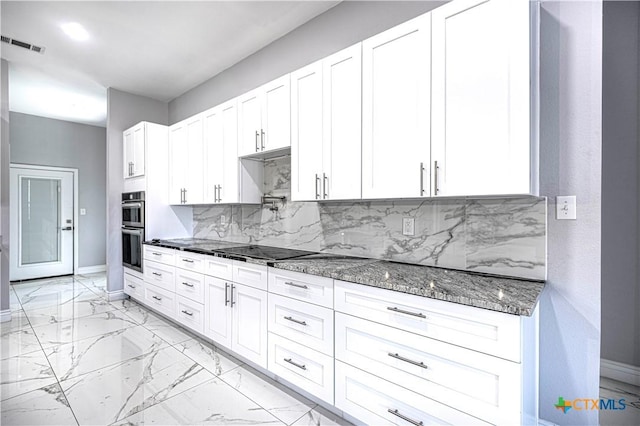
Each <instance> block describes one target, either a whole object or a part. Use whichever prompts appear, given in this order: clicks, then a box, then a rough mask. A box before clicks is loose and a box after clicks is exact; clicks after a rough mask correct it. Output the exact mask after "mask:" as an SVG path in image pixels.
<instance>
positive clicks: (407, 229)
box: [402, 217, 416, 236]
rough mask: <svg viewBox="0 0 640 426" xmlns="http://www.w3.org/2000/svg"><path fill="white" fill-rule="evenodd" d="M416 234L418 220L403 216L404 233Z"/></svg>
mask: <svg viewBox="0 0 640 426" xmlns="http://www.w3.org/2000/svg"><path fill="white" fill-rule="evenodd" d="M415 234H416V220H415V219H414V218H412V217H403V218H402V235H409V236H413V235H415Z"/></svg>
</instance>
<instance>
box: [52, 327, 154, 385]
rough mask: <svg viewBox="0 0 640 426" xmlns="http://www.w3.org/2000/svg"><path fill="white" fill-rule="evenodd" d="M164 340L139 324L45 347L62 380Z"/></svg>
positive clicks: (148, 350)
mask: <svg viewBox="0 0 640 426" xmlns="http://www.w3.org/2000/svg"><path fill="white" fill-rule="evenodd" d="M166 346H167V343H166V342H165V341H164V340H162V339H161V338H160V337H158V336H156V335H155V334H153V333H152V332H150V331H149V330H147V329H146V328H144V327H142V326H136V327H130V328H124V329H121V330H117V331H114V332H111V333H108V334H103V335H100V336H94V337H91V338H88V339H83V340H78V341H75V342H72V343H68V344H64V345H58V346H54V347H51V348H48V349H45V354H46V355H47V358H48V359H49V362H50V363H51V366H52V367H53V371H54V372H55V373H56V375H57V376H58V379H59V380H66V379H69V378H71V377H76V376H79V375H82V374H86V373H89V372H91V371H95V370H99V369H101V368H104V367H108V366H110V365H114V364H118V363H121V362H122V361H126V360H129V359H132V358H136V357H139V356H142V355H144V354H148V353H151V352H155V351H157V350H158V349H161V348H163V347H166Z"/></svg>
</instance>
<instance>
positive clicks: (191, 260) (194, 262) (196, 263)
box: [176, 252, 204, 274]
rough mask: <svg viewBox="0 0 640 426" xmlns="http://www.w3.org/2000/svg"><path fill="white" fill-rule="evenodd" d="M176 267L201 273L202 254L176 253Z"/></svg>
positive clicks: (202, 266) (202, 265)
mask: <svg viewBox="0 0 640 426" xmlns="http://www.w3.org/2000/svg"><path fill="white" fill-rule="evenodd" d="M176 267H177V268H181V269H186V270H188V271H194V272H199V273H201V274H202V273H204V256H203V255H201V254H196V253H184V252H181V253H179V254H178V255H176Z"/></svg>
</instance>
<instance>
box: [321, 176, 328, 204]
mask: <svg viewBox="0 0 640 426" xmlns="http://www.w3.org/2000/svg"><path fill="white" fill-rule="evenodd" d="M328 179H329V178H328V177H327V175H326V174H325V173H323V174H322V199H323V200H326V199H327V197H328V195H327V181H328Z"/></svg>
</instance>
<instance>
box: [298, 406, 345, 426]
mask: <svg viewBox="0 0 640 426" xmlns="http://www.w3.org/2000/svg"><path fill="white" fill-rule="evenodd" d="M293 426H351V423H349V422H348V421H346V420H345V419H343V418H342V417H340V416H338V415H337V414H334V413H332V412H331V411H329V410H327V409H325V408H322V407H320V406H319V405H318V406H317V407H316V408H314V409H313V410H311V411H309V412H308V413H307V414H305V415H304V416H302V417H301V418H300V419H298V421H297V422H295V423H294V424H293Z"/></svg>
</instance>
